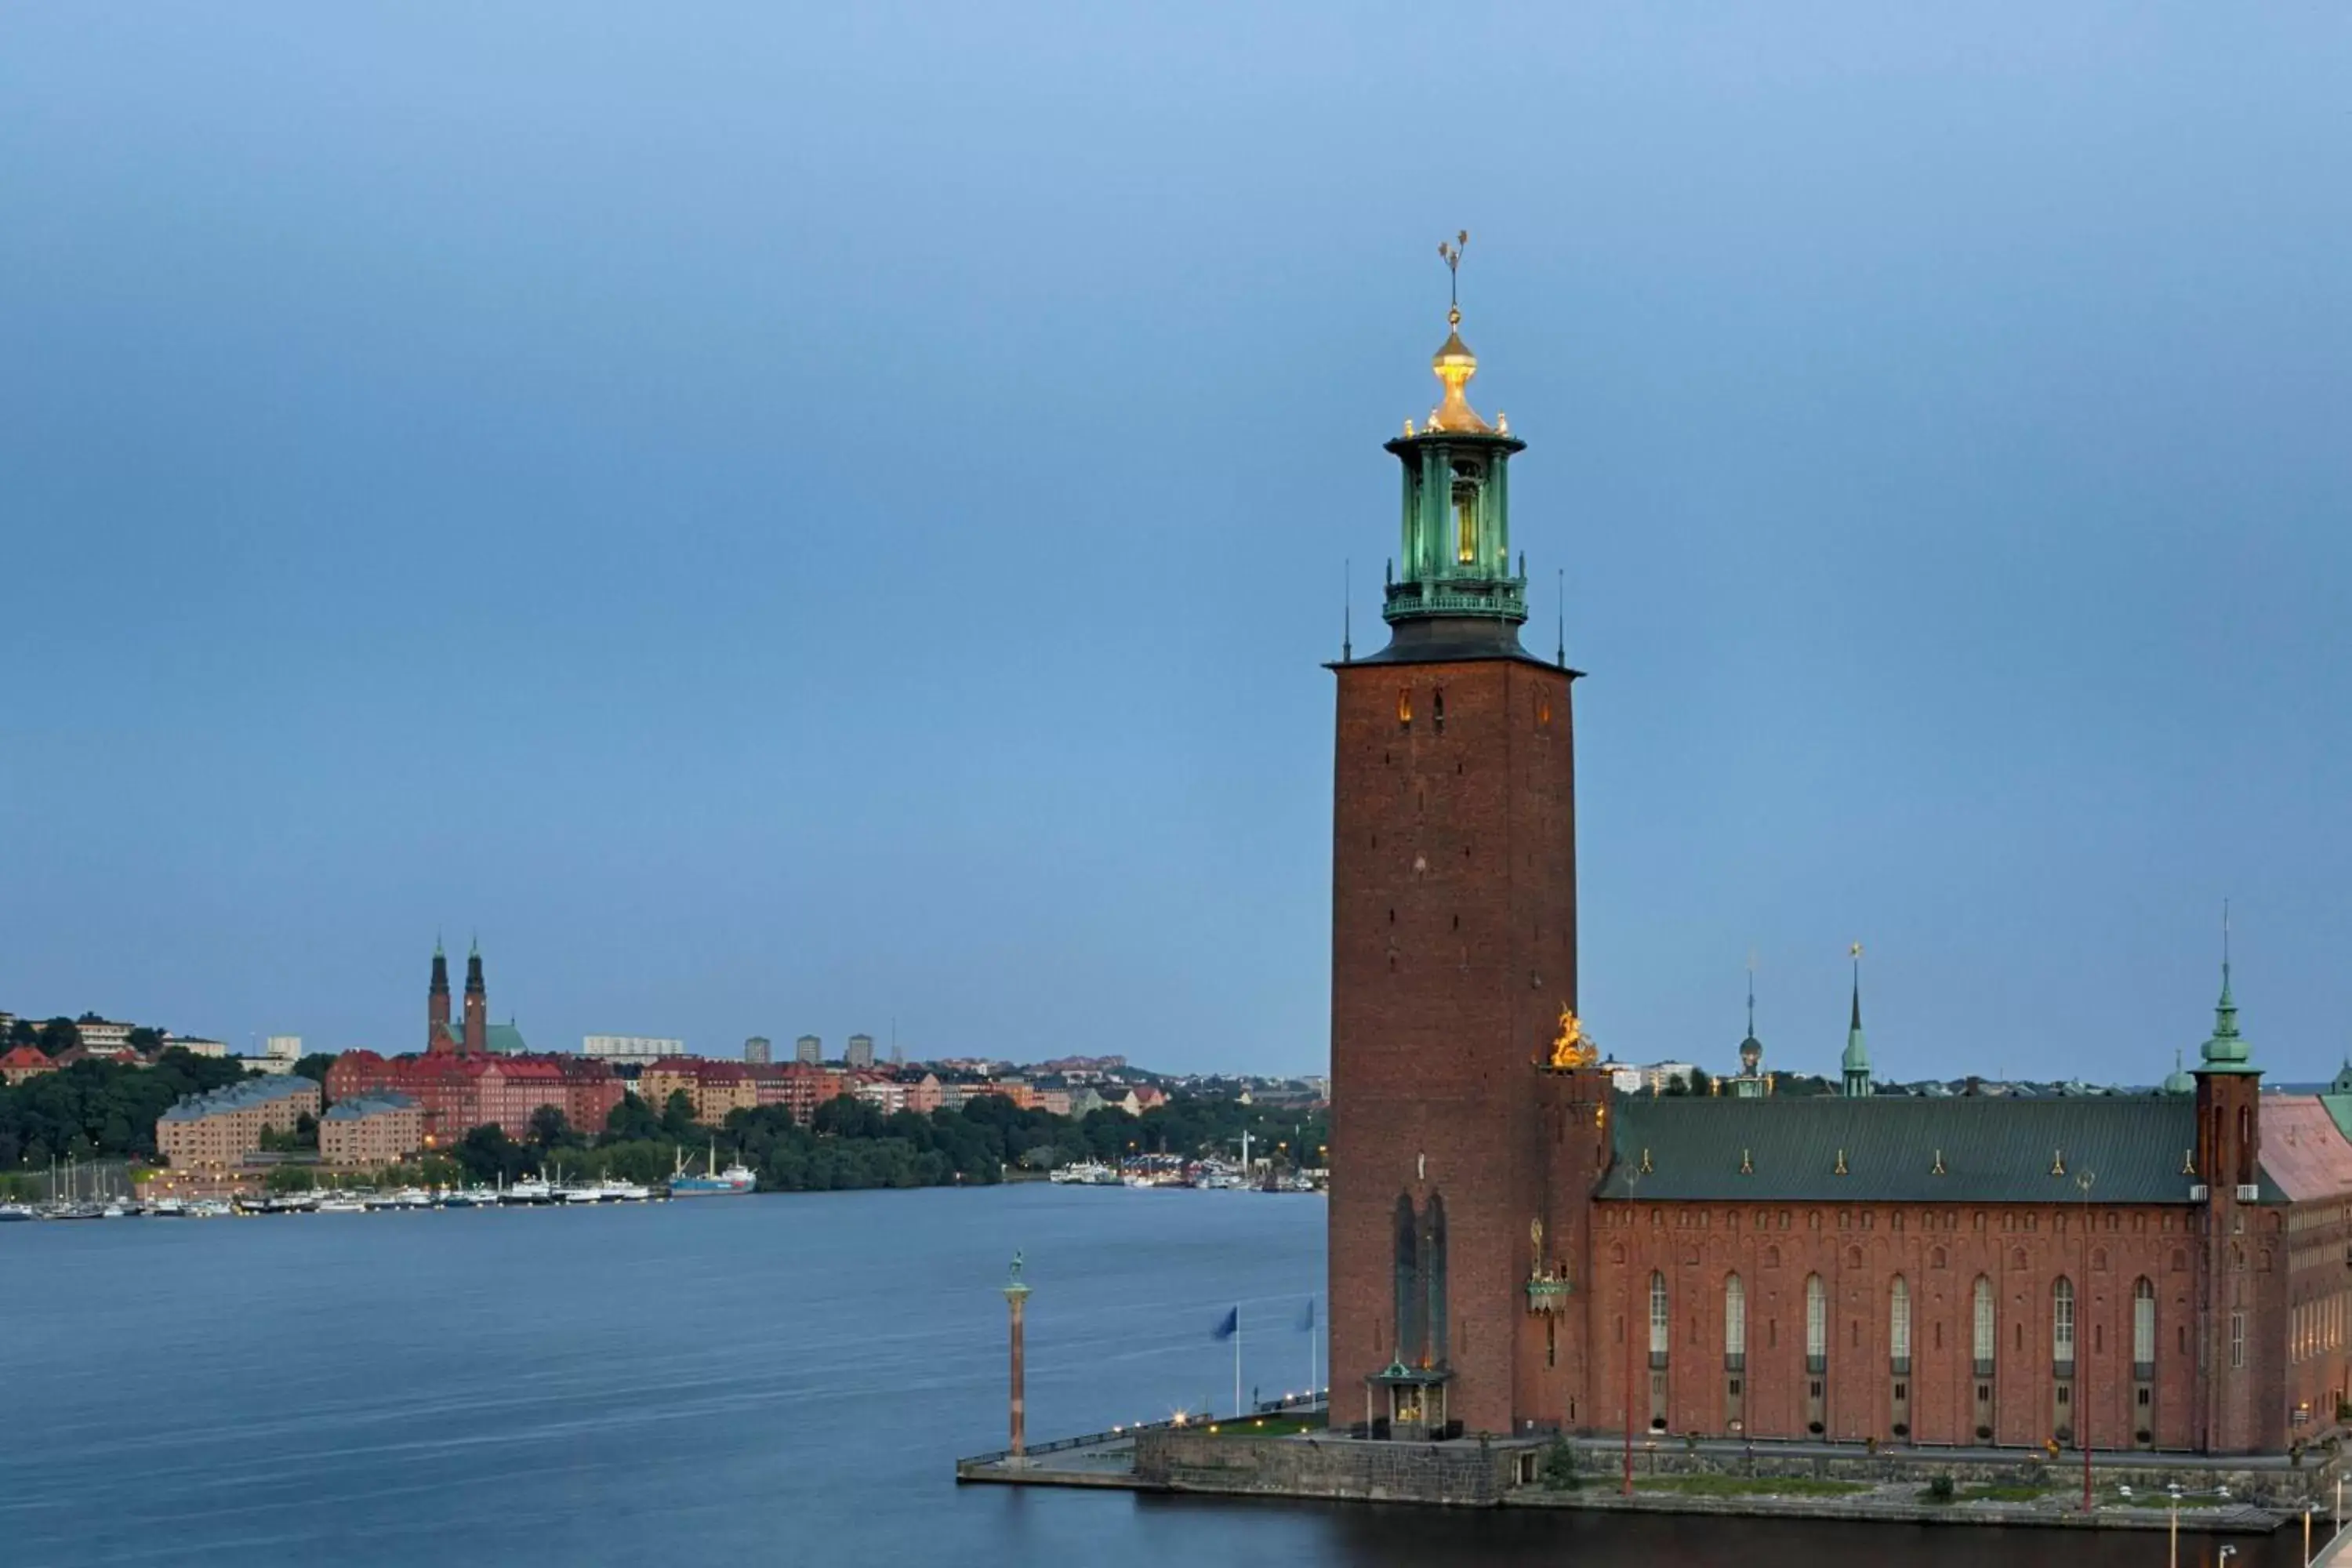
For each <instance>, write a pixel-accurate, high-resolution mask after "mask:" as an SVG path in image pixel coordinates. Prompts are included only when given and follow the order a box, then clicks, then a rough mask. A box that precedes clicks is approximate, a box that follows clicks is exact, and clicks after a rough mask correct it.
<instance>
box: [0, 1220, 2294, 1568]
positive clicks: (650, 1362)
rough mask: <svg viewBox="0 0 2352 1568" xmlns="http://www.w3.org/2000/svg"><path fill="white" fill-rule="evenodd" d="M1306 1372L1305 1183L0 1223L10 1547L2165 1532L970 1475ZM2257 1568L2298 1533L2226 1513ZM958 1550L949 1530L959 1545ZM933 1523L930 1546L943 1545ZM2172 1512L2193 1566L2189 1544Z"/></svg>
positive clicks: (1102, 1548) (1139, 1551)
mask: <svg viewBox="0 0 2352 1568" xmlns="http://www.w3.org/2000/svg"><path fill="white" fill-rule="evenodd" d="M1016 1247H1017V1248H1020V1249H1022V1250H1024V1252H1025V1253H1026V1254H1027V1257H1028V1260H1029V1266H1028V1271H1027V1275H1028V1281H1029V1283H1030V1284H1031V1285H1032V1286H1033V1287H1034V1289H1035V1294H1034V1295H1033V1296H1032V1297H1031V1298H1030V1302H1029V1309H1028V1311H1029V1346H1030V1356H1029V1400H1030V1417H1029V1421H1030V1431H1031V1433H1032V1434H1033V1435H1036V1436H1053V1435H1058V1434H1065V1433H1072V1432H1079V1431H1092V1430H1098V1429H1100V1428H1102V1427H1104V1426H1109V1425H1111V1424H1112V1423H1113V1422H1123V1421H1132V1420H1136V1419H1139V1418H1143V1417H1156V1416H1160V1415H1166V1414H1167V1413H1168V1412H1169V1411H1171V1409H1174V1408H1176V1407H1178V1406H1180V1405H1181V1406H1185V1407H1189V1408H1192V1409H1201V1408H1204V1407H1207V1406H1208V1405H1212V1404H1214V1405H1220V1406H1222V1405H1225V1404H1229V1403H1230V1402H1231V1400H1232V1397H1233V1394H1232V1389H1233V1363H1232V1360H1231V1353H1232V1352H1231V1346H1230V1345H1229V1344H1226V1343H1220V1342H1217V1341H1216V1340H1214V1339H1213V1337H1212V1334H1211V1330H1212V1329H1213V1327H1214V1326H1215V1324H1216V1323H1217V1321H1219V1320H1220V1319H1221V1318H1223V1315H1224V1313H1225V1311H1226V1310H1227V1309H1228V1308H1230V1307H1232V1306H1234V1304H1236V1303H1238V1304H1239V1305H1240V1307H1241V1309H1242V1316H1243V1326H1244V1333H1243V1347H1244V1385H1245V1387H1255V1388H1258V1389H1261V1390H1263V1391H1264V1392H1265V1393H1268V1394H1272V1393H1276V1392H1280V1391H1284V1390H1286V1389H1288V1388H1292V1387H1296V1386H1300V1385H1303V1384H1305V1383H1306V1381H1307V1369H1308V1366H1309V1364H1310V1363H1309V1348H1308V1341H1307V1336H1306V1334H1305V1333H1303V1332H1301V1331H1299V1329H1298V1327H1297V1322H1298V1318H1299V1311H1298V1309H1299V1308H1300V1307H1301V1306H1302V1305H1303V1303H1304V1301H1305V1299H1306V1297H1307V1294H1308V1293H1309V1292H1310V1291H1314V1290H1317V1289H1319V1288H1320V1281H1321V1276H1322V1272H1323V1252H1322V1248H1323V1205H1322V1202H1321V1200H1320V1199H1319V1198H1313V1197H1302V1196H1279V1197H1276V1196H1265V1195H1260V1194H1231V1193H1136V1192H1129V1191H1128V1190H1126V1189H1121V1188H1103V1189H1084V1188H1047V1187H1043V1186H1033V1187H1023V1188H1015V1189H1005V1190H998V1191H988V1192H948V1191H929V1192H917V1193H854V1194H830V1195H823V1196H807V1197H781V1198H742V1199H727V1200H719V1199H712V1200H707V1201H704V1202H702V1203H699V1204H676V1205H666V1206H664V1207H660V1208H652V1209H646V1208H598V1209H592V1210H586V1211H572V1210H560V1209H549V1210H531V1211H500V1212H490V1213H482V1214H419V1215H404V1214H383V1215H315V1216H308V1217H302V1218H289V1219H255V1220H241V1221H216V1222H209V1223H195V1222H172V1221H146V1220H142V1221H138V1222H124V1223H117V1224H110V1225H83V1226H7V1227H5V1228H0V1279H7V1280H9V1281H10V1282H11V1283H14V1284H18V1285H19V1289H17V1290H16V1292H15V1293H14V1296H15V1300H16V1301H18V1302H19V1303H22V1302H25V1301H28V1300H37V1301H38V1302H40V1303H41V1305H40V1307H39V1308H38V1309H37V1310H24V1309H23V1308H21V1307H20V1308H19V1310H16V1311H15V1312H12V1314H11V1316H10V1319H9V1321H8V1324H7V1328H6V1331H5V1333H0V1389H5V1391H6V1394H7V1396H8V1407H9V1410H10V1413H11V1433H12V1443H11V1446H10V1447H9V1450H8V1452H7V1454H6V1455H5V1458H0V1563H5V1564H6V1565H7V1568H45V1565H48V1564H67V1563H75V1564H81V1563H155V1564H173V1565H178V1564H190V1565H199V1568H211V1565H227V1564H236V1565H237V1568H253V1565H257V1564H272V1563H301V1564H310V1563H319V1562H334V1563H339V1564H343V1565H347V1568H392V1565H394V1564H409V1563H500V1564H503V1565H513V1568H537V1565H541V1564H546V1565H550V1568H580V1565H582V1564H593V1563H629V1564H632V1565H635V1564H642V1563H656V1562H658V1563H673V1562H679V1561H684V1562H690V1563H713V1564H725V1565H726V1568H741V1565H745V1564H766V1563H777V1564H783V1563H809V1562H815V1561H822V1562H824V1563H826V1564H827V1568H835V1565H840V1568H859V1565H863V1564H868V1563H872V1564H884V1563H891V1564H895V1563H925V1562H942V1561H943V1562H950V1563H953V1564H955V1568H1041V1565H1050V1568H1077V1565H1080V1564H1087V1565H1093V1564H1104V1563H1160V1562H1167V1561H1172V1560H1174V1559H1176V1558H1178V1557H1180V1556H1181V1557H1183V1558H1185V1559H1188V1560H1192V1561H1197V1562H1202V1563H1216V1564H1218V1565H1220V1568H1224V1565H1228V1564H1254V1563H1280V1564H1285V1565H1295V1568H1318V1565H1323V1564H1332V1565H1337V1564H1349V1565H1355V1564H1370V1565H1375V1568H1377V1565H1384V1564H1396V1565H1398V1568H1404V1565H1407V1564H1410V1565H1412V1568H1431V1565H1433V1564H1446V1563H1477V1564H1480V1565H1482V1568H1488V1565H1492V1568H1508V1565H1512V1564H1518V1563H1528V1564H1534V1563H1546V1564H1558V1563H1570V1562H1577V1561H1604V1562H1606V1561H1624V1562H1639V1563H1643V1564H1644V1565H1645V1568H1675V1565H1679V1564H1685V1563H1690V1564H1696V1563H1728V1562H1741V1563H1762V1564H1780V1563H1788V1564H1798V1563H1802V1564H1805V1565H1806V1568H1840V1565H1842V1564H1849V1563H1851V1564H1862V1563H1887V1562H1895V1561H1900V1562H1905V1563H1928V1564H1935V1563H1954V1564H1958V1563H2000V1564H2002V1565H2003V1568H2039V1565H2042V1564H2050V1565H2053V1568H2055V1565H2056V1564H2059V1563H2066V1564H2068V1565H2069V1568H2109V1565H2113V1568H2124V1565H2125V1564H2146V1565H2148V1568H2153V1565H2154V1564H2156V1563H2160V1562H2161V1561H2162V1552H2163V1551H2164V1537H2163V1536H2162V1535H2160V1534H2153V1535H2138V1534H2134V1535H2122V1534H2113V1535H2098V1536H2085V1535H2078V1534H2076V1533H2074V1532H2072V1531H2063V1532H2062V1531H1987V1530H1970V1529H1962V1528H1944V1529H1928V1528H1922V1529H1902V1530H1886V1529H1881V1528H1872V1527H1864V1526H1853V1525H1814V1524H1758V1523H1754V1522H1750V1521H1702V1520H1694V1519H1665V1518H1612V1517H1607V1516H1580V1515H1576V1514H1570V1513H1558V1512H1541V1513H1538V1512H1531V1511H1520V1510H1499V1511H1497V1510H1482V1511H1454V1510H1446V1511H1440V1510H1419V1509H1398V1508H1375V1507H1368V1506H1343V1505H1311V1504H1288V1503H1258V1502H1238V1501H1234V1502H1228V1501H1212V1500H1174V1499H1165V1498H1139V1497H1133V1496H1129V1495H1128V1494H1124V1493H1115V1492H1114V1493H1076V1492H1047V1491H1032V1490H1026V1489H1006V1488H996V1487H971V1488H962V1489H959V1488H957V1487H956V1486H955V1485H954V1483H953V1480H952V1479H951V1477H952V1471H951V1462H952V1460H953V1458H955V1456H957V1455H959V1454H966V1453H973V1452H977V1451H979V1450H981V1449H983V1448H991V1447H998V1446H1000V1445H1001V1444H1002V1442H1003V1390H1004V1384H1003V1375H1004V1364H1003V1355H1004V1339H1003V1335H1004V1304H1003V1300H1002V1298H1001V1297H999V1296H998V1294H997V1291H996V1288H997V1286H998V1285H999V1284H1001V1283H1002V1282H1003V1273H1004V1265H1005V1262H1006V1260H1007V1259H1008V1258H1011V1256H1012V1254H1013V1250H1014V1249H1015V1248H1016ZM2235 1539H2236V1541H2237V1542H2238V1543H2239V1544H2240V1546H2241V1549H2242V1552H2241V1556H2240V1557H2239V1558H2238V1559H2237V1562H2238V1563H2239V1564H2241V1568H2284V1565H2285V1564H2289V1563H2294V1561H2295V1560H2296V1555H2297V1554H2296V1552H2295V1546H2296V1544H2297V1540H2296V1538H2295V1537H2294V1536H2293V1535H2290V1534H2287V1533H2282V1534H2281V1535H2279V1536H2278V1537H2276V1538H2275V1539H2274V1540H2273V1541H2272V1542H2261V1541H2257V1540H2253V1539H2251V1538H2247V1537H2238V1538H2235ZM950 1543H951V1544H950ZM943 1546H947V1548H948V1549H947V1550H946V1551H945V1552H943V1550H942V1549H943ZM2210 1551H2211V1546H2210V1542H2208V1541H2207V1539H2206V1538H2202V1537H2184V1538H2183V1551H2182V1562H2183V1563H2185V1564H2193V1565H2199V1568H2202V1565H2204V1564H2206V1563H2209V1562H2210V1555H2209V1554H2210Z"/></svg>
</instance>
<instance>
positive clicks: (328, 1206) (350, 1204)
mask: <svg viewBox="0 0 2352 1568" xmlns="http://www.w3.org/2000/svg"><path fill="white" fill-rule="evenodd" d="M319 1212H320V1214H365V1213H366V1212H367V1204H366V1202H365V1201H364V1200H363V1199H360V1198H355V1197H353V1196H352V1195H351V1194H349V1193H330V1194H328V1195H327V1196H325V1197H323V1198H320V1200H319Z"/></svg>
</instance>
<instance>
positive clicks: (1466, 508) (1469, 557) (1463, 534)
mask: <svg viewBox="0 0 2352 1568" xmlns="http://www.w3.org/2000/svg"><path fill="white" fill-rule="evenodd" d="M1477 559H1478V485H1477V481H1476V480H1475V479H1456V480H1454V560H1455V561H1456V562H1458V563H1461V564H1462V565H1465V566H1469V565H1473V564H1475V563H1476V562H1477Z"/></svg>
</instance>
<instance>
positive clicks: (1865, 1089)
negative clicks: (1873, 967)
mask: <svg viewBox="0 0 2352 1568" xmlns="http://www.w3.org/2000/svg"><path fill="white" fill-rule="evenodd" d="M1847 952H1848V953H1849V954H1850V955H1851V956H1852V957H1853V1021H1852V1022H1851V1023H1849V1024H1848V1025H1847V1026H1846V1031H1845V1057H1844V1059H1843V1063H1842V1064H1841V1065H1842V1066H1843V1068H1844V1071H1845V1091H1846V1093H1847V1094H1848V1095H1849V1096H1852V1097H1853V1098H1856V1099H1859V1098H1861V1097H1863V1096H1865V1095H1867V1094H1869V1093H1870V1047H1868V1046H1866V1045H1864V1043H1863V1038H1862V943H1860V942H1855V943H1854V944H1853V947H1851V948H1849V949H1848V950H1847Z"/></svg>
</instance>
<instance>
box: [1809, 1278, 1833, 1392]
mask: <svg viewBox="0 0 2352 1568" xmlns="http://www.w3.org/2000/svg"><path fill="white" fill-rule="evenodd" d="M1829 1353H1830V1302H1829V1293H1828V1292H1827V1291H1825V1290H1823V1289H1822V1277H1821V1276H1820V1275H1818V1274H1808V1275H1806V1276H1805V1363H1806V1366H1807V1368H1808V1370H1810V1371H1813V1372H1819V1371H1821V1370H1822V1366H1823V1364H1824V1363H1827V1362H1828V1360H1829Z"/></svg>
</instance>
